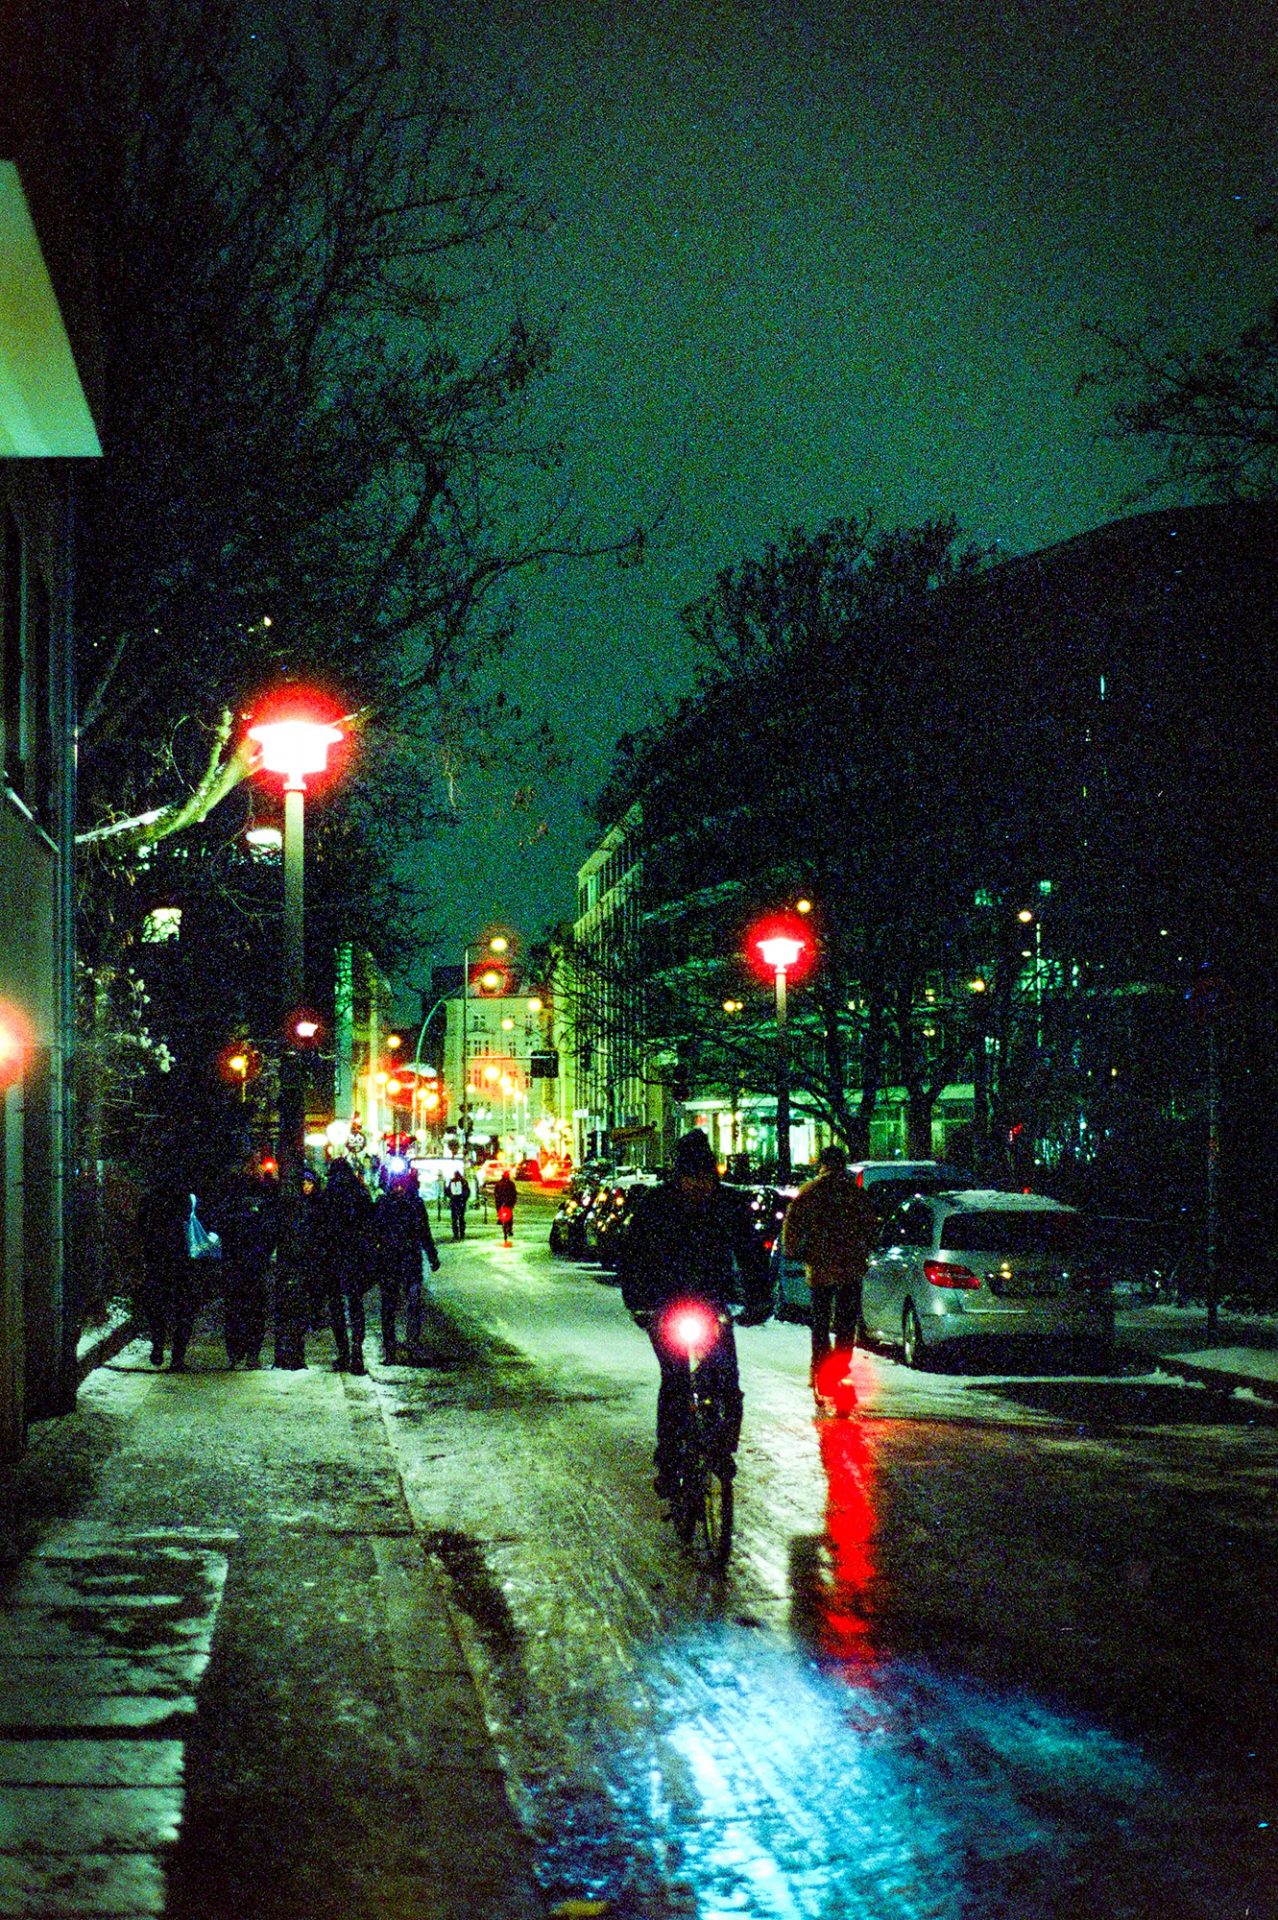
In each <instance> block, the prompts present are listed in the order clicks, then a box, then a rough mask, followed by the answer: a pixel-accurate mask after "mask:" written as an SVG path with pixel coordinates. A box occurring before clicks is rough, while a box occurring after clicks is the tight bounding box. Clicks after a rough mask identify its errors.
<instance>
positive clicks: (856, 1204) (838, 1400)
mask: <svg viewBox="0 0 1278 1920" xmlns="http://www.w3.org/2000/svg"><path fill="white" fill-rule="evenodd" d="M817 1166H818V1168H819V1171H818V1173H817V1176H816V1178H815V1180H809V1181H808V1182H807V1183H806V1185H805V1186H802V1187H800V1188H799V1191H798V1192H797V1193H796V1194H795V1196H794V1198H793V1200H792V1201H791V1202H790V1205H789V1208H788V1210H787V1212H786V1216H785V1227H784V1230H783V1233H782V1242H781V1244H782V1246H783V1247H784V1248H785V1251H786V1252H787V1253H788V1254H791V1255H792V1256H793V1257H794V1258H795V1259H796V1260H802V1261H803V1263H804V1265H805V1266H806V1268H807V1270H808V1289H809V1295H810V1298H811V1302H812V1310H811V1323H812V1369H811V1375H810V1378H811V1382H812V1392H813V1395H814V1397H815V1399H816V1403H817V1406H818V1408H819V1409H820V1410H821V1411H822V1412H825V1413H833V1412H850V1411H851V1409H852V1407H853V1406H854V1405H855V1404H856V1389H855V1387H854V1385H853V1384H852V1379H851V1365H852V1349H853V1347H854V1346H855V1344H856V1329H857V1322H858V1320H859V1319H860V1317H861V1282H862V1280H863V1279H864V1278H865V1268H866V1263H867V1261H868V1260H869V1258H870V1254H871V1252H872V1251H873V1248H874V1243H875V1240H876V1239H877V1238H878V1232H879V1217H878V1215H877V1213H876V1212H875V1211H874V1206H873V1203H872V1202H871V1200H870V1196H869V1194H868V1193H866V1191H865V1189H864V1188H863V1187H858V1186H857V1184H856V1181H855V1180H854V1179H853V1177H852V1175H851V1173H850V1172H849V1171H848V1156H847V1154H846V1152H845V1151H844V1149H843V1148H842V1147H841V1146H839V1145H838V1144H837V1143H834V1144H831V1145H830V1146H828V1147H823V1148H822V1149H821V1152H820V1155H819V1156H818V1159H817ZM832 1325H833V1332H834V1344H833V1346H831V1343H830V1332H831V1326H832Z"/></svg>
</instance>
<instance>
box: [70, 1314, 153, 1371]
mask: <svg viewBox="0 0 1278 1920" xmlns="http://www.w3.org/2000/svg"><path fill="white" fill-rule="evenodd" d="M141 1332H142V1323H141V1321H140V1320H135V1319H134V1318H133V1315H132V1313H130V1312H129V1311H128V1309H127V1308H122V1309H121V1317H120V1318H119V1319H116V1320H111V1321H109V1322H108V1323H107V1325H106V1326H104V1327H92V1328H90V1330H89V1331H88V1332H87V1333H84V1334H81V1336H80V1342H79V1345H78V1346H77V1347H76V1350H75V1383H76V1386H77V1387H79V1386H82V1385H83V1384H84V1382H85V1381H86V1380H87V1379H88V1377H89V1375H90V1374H91V1373H92V1372H93V1370H94V1368H95V1367H102V1366H105V1365H106V1363H107V1361H108V1360H114V1358H115V1356H116V1354H117V1353H120V1352H122V1351H123V1349H124V1348H125V1347H127V1346H128V1344H129V1342H130V1340H136V1339H137V1338H138V1336H139V1335H140V1334H141Z"/></svg>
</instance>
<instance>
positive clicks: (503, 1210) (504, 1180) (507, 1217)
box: [493, 1172, 519, 1247]
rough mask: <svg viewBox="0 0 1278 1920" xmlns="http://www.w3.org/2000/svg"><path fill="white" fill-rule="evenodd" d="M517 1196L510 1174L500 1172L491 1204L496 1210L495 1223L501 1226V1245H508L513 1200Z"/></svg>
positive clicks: (513, 1222) (514, 1200)
mask: <svg viewBox="0 0 1278 1920" xmlns="http://www.w3.org/2000/svg"><path fill="white" fill-rule="evenodd" d="M518 1198H519V1192H518V1189H517V1188H516V1186H515V1183H514V1181H513V1180H512V1179H511V1177H510V1175H509V1174H508V1173H506V1172H503V1173H502V1176H501V1178H500V1179H499V1180H498V1182H497V1184H496V1186H495V1187H494V1188H493V1206H494V1208H495V1209H496V1212H497V1225H498V1226H499V1227H500V1228H501V1238H502V1245H503V1246H507V1247H508V1246H509V1245H510V1235H511V1229H512V1228H513V1226H514V1224H515V1202H516V1201H517V1200H518Z"/></svg>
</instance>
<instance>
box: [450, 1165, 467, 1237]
mask: <svg viewBox="0 0 1278 1920" xmlns="http://www.w3.org/2000/svg"><path fill="white" fill-rule="evenodd" d="M444 1197H445V1199H446V1200H447V1201H448V1213H449V1218H450V1219H451V1221H452V1224H453V1239H454V1240H464V1239H465V1238H466V1209H467V1207H468V1206H469V1205H470V1182H469V1180H468V1179H467V1178H466V1175H465V1174H464V1173H463V1172H462V1170H461V1168H460V1167H454V1168H453V1170H452V1172H451V1173H450V1174H449V1176H448V1179H447V1180H446V1181H445V1182H444Z"/></svg>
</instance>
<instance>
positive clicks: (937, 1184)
mask: <svg viewBox="0 0 1278 1920" xmlns="http://www.w3.org/2000/svg"><path fill="white" fill-rule="evenodd" d="M949 1184H950V1182H949V1181H947V1180H942V1179H941V1177H940V1175H939V1174H931V1173H912V1174H909V1175H904V1174H903V1175H901V1176H900V1177H897V1176H895V1175H894V1176H893V1177H892V1178H891V1179H888V1180H873V1181H867V1182H866V1185H865V1191H866V1192H867V1193H868V1194H869V1196H870V1200H871V1202H872V1204H873V1206H874V1209H875V1211H876V1212H877V1213H886V1212H887V1211H888V1208H889V1207H895V1206H898V1205H899V1204H900V1202H901V1201H902V1200H910V1199H912V1198H913V1196H914V1195H915V1194H916V1193H939V1192H940V1191H941V1190H942V1188H944V1187H946V1186H948V1185H949Z"/></svg>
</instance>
